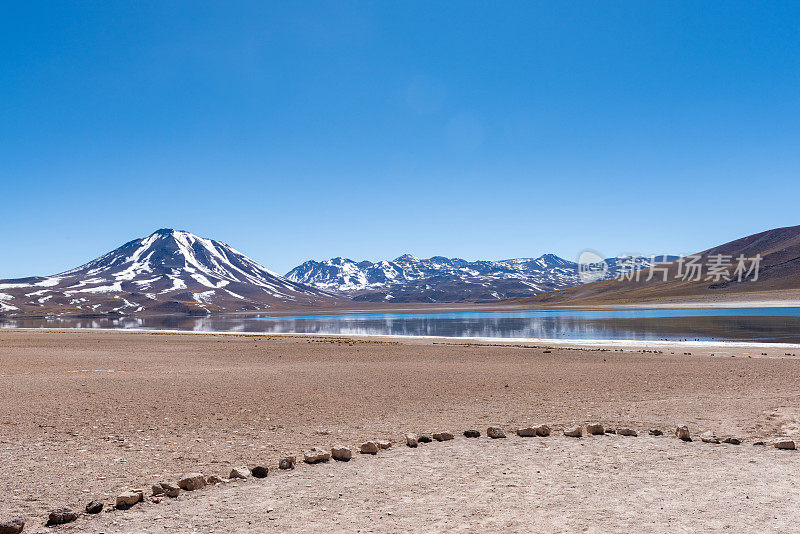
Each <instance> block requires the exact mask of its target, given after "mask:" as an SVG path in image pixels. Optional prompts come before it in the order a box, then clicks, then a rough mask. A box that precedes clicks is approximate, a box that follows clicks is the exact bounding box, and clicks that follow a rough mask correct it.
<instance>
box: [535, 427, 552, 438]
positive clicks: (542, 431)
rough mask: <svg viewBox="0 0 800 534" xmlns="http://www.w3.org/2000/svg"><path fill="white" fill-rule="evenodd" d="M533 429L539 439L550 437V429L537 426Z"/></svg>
mask: <svg viewBox="0 0 800 534" xmlns="http://www.w3.org/2000/svg"><path fill="white" fill-rule="evenodd" d="M533 428H534V429H535V430H536V435H537V436H539V437H540V438H546V437H547V436H549V435H550V427H549V426H547V425H539V426H535V427H533Z"/></svg>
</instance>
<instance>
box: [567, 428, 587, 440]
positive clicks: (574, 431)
mask: <svg viewBox="0 0 800 534" xmlns="http://www.w3.org/2000/svg"><path fill="white" fill-rule="evenodd" d="M564 435H565V436H568V437H570V438H579V437H581V436H583V429H582V428H581V427H579V426H570V427H567V428H565V429H564Z"/></svg>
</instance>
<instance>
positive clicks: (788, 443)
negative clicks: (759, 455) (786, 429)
mask: <svg viewBox="0 0 800 534" xmlns="http://www.w3.org/2000/svg"><path fill="white" fill-rule="evenodd" d="M772 446H773V447H775V448H776V449H782V450H786V451H793V450H794V449H795V445H794V441H792V440H790V439H787V438H775V439H774V440H772Z"/></svg>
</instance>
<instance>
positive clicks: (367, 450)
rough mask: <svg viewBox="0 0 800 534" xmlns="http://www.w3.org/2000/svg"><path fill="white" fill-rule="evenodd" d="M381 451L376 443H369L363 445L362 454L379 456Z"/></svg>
mask: <svg viewBox="0 0 800 534" xmlns="http://www.w3.org/2000/svg"><path fill="white" fill-rule="evenodd" d="M380 449H381V448H380V447H379V446H378V444H377V443H375V442H374V441H367V442H365V443H362V444H361V454H378V451H379V450H380Z"/></svg>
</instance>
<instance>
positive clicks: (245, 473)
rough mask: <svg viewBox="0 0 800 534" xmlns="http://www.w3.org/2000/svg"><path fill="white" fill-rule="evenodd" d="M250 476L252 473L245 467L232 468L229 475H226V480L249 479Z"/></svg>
mask: <svg viewBox="0 0 800 534" xmlns="http://www.w3.org/2000/svg"><path fill="white" fill-rule="evenodd" d="M251 474H252V473H251V472H250V470H249V469H248V468H247V467H245V466H240V467H234V468H233V469H231V473H230V474H229V475H228V478H230V479H236V478H240V479H245V478H250V475H251Z"/></svg>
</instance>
